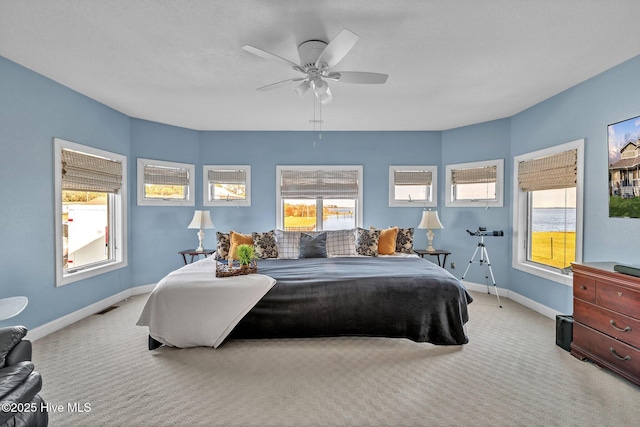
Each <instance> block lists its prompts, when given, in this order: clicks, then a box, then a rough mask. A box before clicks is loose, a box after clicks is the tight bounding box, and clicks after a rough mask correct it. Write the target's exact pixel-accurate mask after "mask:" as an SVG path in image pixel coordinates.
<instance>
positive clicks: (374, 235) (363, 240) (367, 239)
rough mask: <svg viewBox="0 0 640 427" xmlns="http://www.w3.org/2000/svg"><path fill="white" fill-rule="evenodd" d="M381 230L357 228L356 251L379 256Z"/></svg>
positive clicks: (361, 253)
mask: <svg viewBox="0 0 640 427" xmlns="http://www.w3.org/2000/svg"><path fill="white" fill-rule="evenodd" d="M379 241H380V230H366V229H364V228H358V229H356V252H357V253H358V255H366V256H378V242H379Z"/></svg>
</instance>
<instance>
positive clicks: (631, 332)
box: [573, 299, 640, 348]
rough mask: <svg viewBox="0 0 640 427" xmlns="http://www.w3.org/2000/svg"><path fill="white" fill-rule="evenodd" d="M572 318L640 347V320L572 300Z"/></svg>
mask: <svg viewBox="0 0 640 427" xmlns="http://www.w3.org/2000/svg"><path fill="white" fill-rule="evenodd" d="M573 319H574V321H575V322H580V323H582V324H584V325H587V326H589V327H591V328H593V329H597V330H598V331H600V332H604V333H605V334H607V335H609V336H612V337H614V338H617V339H619V340H620V341H623V342H625V343H627V344H630V345H632V346H634V347H636V348H640V320H637V319H633V318H631V317H627V316H625V315H622V314H620V313H616V312H615V311H611V310H607V309H606V308H602V307H598V306H596V305H593V304H589V303H586V302H584V301H581V300H579V299H574V300H573Z"/></svg>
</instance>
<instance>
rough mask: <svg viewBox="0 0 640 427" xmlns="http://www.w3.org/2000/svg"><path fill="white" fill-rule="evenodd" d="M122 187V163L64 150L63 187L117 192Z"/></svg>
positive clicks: (73, 189) (74, 189) (77, 189)
mask: <svg viewBox="0 0 640 427" xmlns="http://www.w3.org/2000/svg"><path fill="white" fill-rule="evenodd" d="M121 187H122V163H121V162H119V161H116V160H111V159H107V158H104V157H97V156H92V155H89V154H84V153H80V152H78V151H72V150H66V149H63V150H62V189H63V190H71V191H95V192H99V193H117V192H118V191H119V190H120V188H121Z"/></svg>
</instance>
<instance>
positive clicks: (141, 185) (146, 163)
mask: <svg viewBox="0 0 640 427" xmlns="http://www.w3.org/2000/svg"><path fill="white" fill-rule="evenodd" d="M194 174H195V166H194V165H192V164H188V163H177V162H167V161H163V160H151V159H143V158H139V159H138V205H140V206H194V205H195V203H194V200H193V194H194V191H195V180H194Z"/></svg>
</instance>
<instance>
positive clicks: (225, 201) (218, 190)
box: [202, 165, 251, 206]
mask: <svg viewBox="0 0 640 427" xmlns="http://www.w3.org/2000/svg"><path fill="white" fill-rule="evenodd" d="M203 178H204V182H203V186H202V188H203V189H204V198H203V200H204V205H205V206H251V166H249V165H205V166H204V168H203Z"/></svg>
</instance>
